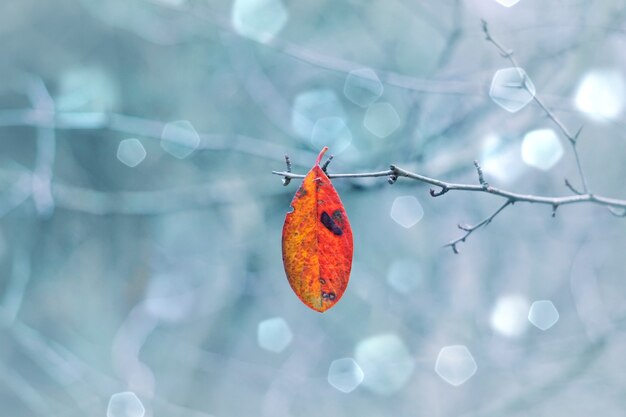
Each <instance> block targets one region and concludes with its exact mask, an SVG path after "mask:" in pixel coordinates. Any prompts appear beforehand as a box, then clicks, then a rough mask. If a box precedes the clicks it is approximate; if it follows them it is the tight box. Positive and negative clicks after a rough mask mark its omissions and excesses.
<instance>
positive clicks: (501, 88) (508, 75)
mask: <svg viewBox="0 0 626 417" xmlns="http://www.w3.org/2000/svg"><path fill="white" fill-rule="evenodd" d="M535 93H536V90H535V85H534V84H533V82H532V81H531V79H530V78H529V77H528V75H527V74H526V71H524V70H523V69H522V68H504V69H501V70H498V71H497V72H496V73H495V75H494V76H493V79H492V80H491V87H490V89H489V96H490V97H491V99H492V100H493V101H494V103H496V104H497V105H498V106H500V107H502V108H503V109H504V110H506V111H508V112H511V113H516V112H518V111H520V110H521V109H523V108H524V107H526V105H527V104H528V103H530V102H531V101H532V100H533V97H534V96H535Z"/></svg>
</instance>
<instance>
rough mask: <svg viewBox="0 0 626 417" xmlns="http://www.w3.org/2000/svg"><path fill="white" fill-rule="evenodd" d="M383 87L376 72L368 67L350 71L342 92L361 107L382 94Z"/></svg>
mask: <svg viewBox="0 0 626 417" xmlns="http://www.w3.org/2000/svg"><path fill="white" fill-rule="evenodd" d="M383 91H384V87H383V84H382V83H381V82H380V79H379V78H378V75H376V72H374V70H372V69H370V68H359V69H357V70H354V71H350V73H349V74H348V76H347V77H346V82H345V84H344V85H343V94H344V95H345V96H346V97H347V98H348V100H350V101H351V102H353V103H354V104H356V105H357V106H361V107H363V108H365V107H367V106H369V105H370V104H372V103H373V102H375V101H376V100H378V98H379V97H380V96H382V95H383Z"/></svg>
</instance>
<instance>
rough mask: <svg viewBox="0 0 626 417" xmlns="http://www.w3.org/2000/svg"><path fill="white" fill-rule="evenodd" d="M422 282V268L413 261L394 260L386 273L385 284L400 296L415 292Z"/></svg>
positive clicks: (408, 259)
mask: <svg viewBox="0 0 626 417" xmlns="http://www.w3.org/2000/svg"><path fill="white" fill-rule="evenodd" d="M421 282H422V268H421V266H420V264H419V263H417V262H416V261H415V260H413V259H410V258H407V259H396V260H394V261H393V263H392V264H391V266H390V267H389V271H388V272H387V283H388V284H389V285H390V286H391V288H393V289H394V290H395V291H397V292H399V293H400V294H409V293H411V292H413V291H415V290H416V289H417V288H418V287H419V285H420V284H421Z"/></svg>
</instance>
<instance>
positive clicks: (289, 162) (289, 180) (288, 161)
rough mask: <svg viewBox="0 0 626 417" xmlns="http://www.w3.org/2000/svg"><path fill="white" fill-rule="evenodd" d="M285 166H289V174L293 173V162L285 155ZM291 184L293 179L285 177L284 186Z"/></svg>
mask: <svg viewBox="0 0 626 417" xmlns="http://www.w3.org/2000/svg"><path fill="white" fill-rule="evenodd" d="M285 164H286V165H287V172H291V160H290V159H289V155H285ZM290 182H291V178H289V177H283V185H284V186H285V187H286V186H288V185H289V183H290Z"/></svg>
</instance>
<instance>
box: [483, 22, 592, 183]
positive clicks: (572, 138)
mask: <svg viewBox="0 0 626 417" xmlns="http://www.w3.org/2000/svg"><path fill="white" fill-rule="evenodd" d="M482 27H483V32H484V34H485V39H486V40H487V42H490V43H492V44H493V45H494V46H495V47H496V48H497V49H498V51H499V52H500V55H502V57H503V58H506V59H508V60H509V62H510V63H511V65H513V66H514V67H515V68H520V66H519V64H518V62H517V59H515V56H514V52H513V50H512V49H507V48H505V47H504V45H502V44H501V43H500V42H499V41H497V40H496V39H494V38H493V36H492V35H491V32H489V25H488V24H487V22H486V21H484V20H483V21H482ZM522 87H523V88H524V89H525V90H526V91H527V92H528V93H529V94H530V95H531V96H532V98H533V100H534V101H535V103H537V105H538V106H539V107H540V108H541V110H543V112H544V113H545V114H546V116H548V118H549V119H550V120H552V121H553V122H554V124H555V125H557V127H558V128H559V130H561V133H563V136H565V137H566V138H567V140H568V142H569V143H570V145H571V147H572V151H573V153H574V160H575V161H576V168H577V170H578V175H579V176H580V181H581V183H582V186H583V193H588V192H589V187H588V186H587V177H586V175H585V172H584V171H583V167H582V164H581V163H580V157H579V155H578V149H577V148H576V145H577V143H578V136H580V132H581V131H582V127H581V128H579V129H578V131H577V132H576V133H575V134H572V133H570V131H569V130H568V129H567V127H566V126H565V124H563V122H562V121H561V120H560V119H559V118H558V117H557V116H556V115H555V114H554V112H552V110H550V109H549V108H548V106H546V105H545V103H544V102H543V100H542V99H541V98H539V97H538V96H537V95H536V94H533V92H532V91H531V89H530V88H529V86H528V82H527V80H526V77H525V76H524V79H523V80H522ZM566 185H567V184H566ZM568 188H570V189H572V187H569V186H568Z"/></svg>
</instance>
